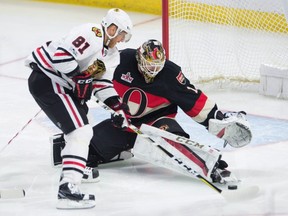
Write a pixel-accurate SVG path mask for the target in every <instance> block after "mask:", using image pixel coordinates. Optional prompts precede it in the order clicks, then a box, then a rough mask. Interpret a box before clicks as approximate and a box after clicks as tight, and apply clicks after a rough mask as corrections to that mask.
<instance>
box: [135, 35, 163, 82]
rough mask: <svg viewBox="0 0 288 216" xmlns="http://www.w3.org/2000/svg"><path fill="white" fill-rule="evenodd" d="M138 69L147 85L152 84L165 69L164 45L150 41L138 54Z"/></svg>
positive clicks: (138, 50) (140, 48) (141, 47)
mask: <svg viewBox="0 0 288 216" xmlns="http://www.w3.org/2000/svg"><path fill="white" fill-rule="evenodd" d="M136 59H137V62H138V69H139V71H140V72H141V73H142V74H143V76H144V78H145V81H146V83H152V82H153V80H154V78H155V77H156V75H157V74H158V73H159V72H160V71H161V70H162V69H163V67H164V64H165V60H166V56H165V50H164V48H163V46H162V44H161V43H160V42H159V41H157V40H148V41H146V42H145V43H143V44H142V45H141V46H140V47H139V48H138V49H137V52H136Z"/></svg>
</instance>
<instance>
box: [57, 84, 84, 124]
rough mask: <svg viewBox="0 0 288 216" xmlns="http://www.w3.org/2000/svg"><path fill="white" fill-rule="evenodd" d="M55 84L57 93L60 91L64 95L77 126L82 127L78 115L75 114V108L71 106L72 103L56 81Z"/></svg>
mask: <svg viewBox="0 0 288 216" xmlns="http://www.w3.org/2000/svg"><path fill="white" fill-rule="evenodd" d="M56 86H57V90H58V93H60V94H62V95H63V96H64V99H65V100H66V102H67V104H68V106H69V108H70V110H71V112H72V114H73V116H74V118H75V120H76V122H77V124H78V126H79V127H82V126H83V125H82V124H81V121H80V120H79V118H78V116H77V114H76V112H75V110H74V108H73V106H72V104H71V102H70V99H69V98H68V96H67V95H66V94H65V93H62V92H61V86H60V85H59V84H58V83H56Z"/></svg>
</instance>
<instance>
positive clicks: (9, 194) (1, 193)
mask: <svg viewBox="0 0 288 216" xmlns="http://www.w3.org/2000/svg"><path fill="white" fill-rule="evenodd" d="M23 197H25V190H24V189H11V190H9V189H7V190H0V199H16V198H23Z"/></svg>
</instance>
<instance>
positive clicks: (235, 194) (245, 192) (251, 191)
mask: <svg viewBox="0 0 288 216" xmlns="http://www.w3.org/2000/svg"><path fill="white" fill-rule="evenodd" d="M93 100H94V101H95V102H96V103H98V105H99V106H101V107H102V108H104V109H105V110H107V111H109V112H110V113H111V114H116V112H115V111H114V110H113V109H111V108H110V107H109V106H107V105H106V104H104V103H103V102H102V101H100V100H98V99H97V98H95V97H93ZM129 128H130V129H131V130H132V131H134V132H135V133H137V134H138V135H139V136H142V137H143V138H145V139H147V140H148V141H149V142H150V143H152V144H153V145H156V146H157V147H158V148H159V149H161V150H162V151H163V152H164V153H165V154H166V155H167V156H169V157H170V158H171V160H173V161H174V162H175V163H176V164H177V165H178V166H179V167H181V169H184V170H185V171H187V172H188V173H190V174H192V175H193V176H194V177H196V178H198V179H199V180H201V181H202V182H204V183H205V184H206V185H208V186H209V187H210V188H212V189H214V190H215V191H216V192H218V193H219V194H222V196H223V197H224V198H225V199H226V200H229V201H238V200H243V199H249V198H254V197H255V196H256V195H257V194H258V193H259V187H258V186H250V187H246V188H242V189H240V190H239V189H238V190H236V191H235V190H233V191H229V190H222V189H220V188H219V187H217V186H216V185H214V184H213V183H211V182H209V181H208V180H207V179H206V178H205V177H203V176H202V175H200V174H199V173H198V172H197V171H196V170H193V169H192V168H191V167H190V166H188V165H187V164H185V163H183V161H180V160H179V158H177V157H175V155H173V154H172V153H171V152H169V151H167V149H165V147H164V146H162V145H161V144H160V143H158V142H156V141H154V140H153V139H152V138H151V137H150V136H148V135H147V134H144V133H142V131H141V130H139V129H138V128H137V127H135V126H134V125H131V124H130V125H129Z"/></svg>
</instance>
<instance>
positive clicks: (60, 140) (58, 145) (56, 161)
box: [49, 133, 66, 167]
mask: <svg viewBox="0 0 288 216" xmlns="http://www.w3.org/2000/svg"><path fill="white" fill-rule="evenodd" d="M49 141H50V143H51V161H52V166H53V167H58V166H62V157H61V151H62V149H63V148H64V147H65V144H66V142H65V139H64V134H63V133H62V134H55V135H53V136H51V137H50V138H49Z"/></svg>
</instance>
